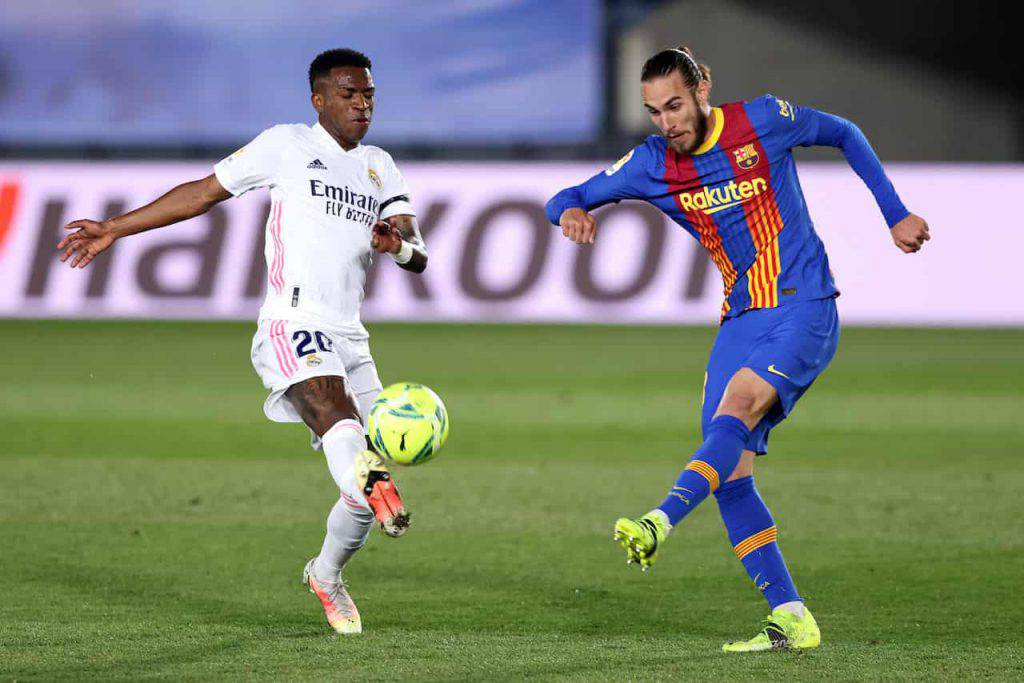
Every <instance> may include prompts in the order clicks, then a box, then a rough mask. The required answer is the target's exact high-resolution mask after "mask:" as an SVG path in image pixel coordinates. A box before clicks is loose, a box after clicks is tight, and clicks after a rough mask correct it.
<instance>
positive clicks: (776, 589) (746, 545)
mask: <svg viewBox="0 0 1024 683" xmlns="http://www.w3.org/2000/svg"><path fill="white" fill-rule="evenodd" d="M715 498H716V499H717V500H718V510H719V512H721V513H722V521H723V522H725V529H726V531H728V533H729V542H730V543H732V546H733V551H734V552H735V553H736V557H738V558H740V562H742V563H743V568H744V569H746V570H747V574H749V575H750V578H751V579H753V580H754V585H755V586H757V588H758V590H760V591H761V593H762V594H763V595H764V597H765V600H767V601H768V604H769V605H770V606H771V608H772V609H775V608H776V607H777V606H779V605H781V604H783V603H787V602H792V601H794V600H803V598H801V597H800V594H799V593H797V592H796V586H794V585H793V579H792V577H790V575H789V569H788V568H787V567H786V561H785V560H784V559H782V551H781V550H779V543H778V540H777V538H778V531H777V530H776V528H775V521H774V520H773V519H772V513H771V512H769V511H768V507H767V506H766V505H765V504H764V501H763V500H761V496H760V495H759V494H758V493H757V487H756V486H754V478H753V477H743V478H742V479H736V480H735V481H730V482H726V483H725V484H722V486H721V487H719V489H718V490H717V491H715Z"/></svg>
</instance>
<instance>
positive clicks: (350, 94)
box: [312, 67, 374, 147]
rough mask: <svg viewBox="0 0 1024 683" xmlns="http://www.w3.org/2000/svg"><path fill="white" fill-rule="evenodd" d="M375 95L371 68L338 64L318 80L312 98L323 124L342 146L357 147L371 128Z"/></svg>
mask: <svg viewBox="0 0 1024 683" xmlns="http://www.w3.org/2000/svg"><path fill="white" fill-rule="evenodd" d="M373 98H374V87H373V76H372V75H371V74H370V72H369V70H368V69H360V68H357V67H337V68H334V69H331V71H330V73H329V74H328V75H327V76H326V77H324V78H323V79H321V81H320V82H319V83H318V84H317V89H316V91H315V92H314V93H313V98H312V99H313V107H314V108H315V109H316V110H317V113H318V114H319V115H320V117H319V118H320V124H321V125H322V126H323V127H324V128H326V129H327V131H328V132H329V133H330V134H331V135H332V136H334V138H335V139H336V140H338V141H339V142H342V143H343V146H351V147H354V146H355V145H357V144H358V143H359V141H360V140H362V139H363V137H364V136H365V135H366V132H367V131H368V130H369V129H370V120H371V119H372V118H373Z"/></svg>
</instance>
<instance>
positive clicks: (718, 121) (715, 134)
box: [692, 107, 725, 154]
mask: <svg viewBox="0 0 1024 683" xmlns="http://www.w3.org/2000/svg"><path fill="white" fill-rule="evenodd" d="M711 111H712V112H713V113H714V115H715V127H714V128H712V129H711V135H709V136H708V139H707V140H705V141H704V142H703V143H701V146H700V147H698V148H697V149H695V150H693V152H692V154H704V153H705V152H707V151H708V150H710V149H711V148H712V147H714V146H715V144H716V143H717V142H718V138H720V137H722V129H723V128H724V127H725V117H724V116H722V110H721V109H719V108H718V107H712V108H711Z"/></svg>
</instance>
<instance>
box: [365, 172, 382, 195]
mask: <svg viewBox="0 0 1024 683" xmlns="http://www.w3.org/2000/svg"><path fill="white" fill-rule="evenodd" d="M366 172H367V174H368V175H369V176H370V182H371V183H373V184H374V185H376V186H377V189H378V190H379V189H380V188H381V185H382V183H381V182H380V176H379V175H377V172H376V171H374V170H373V169H372V168H370V169H367V171H366Z"/></svg>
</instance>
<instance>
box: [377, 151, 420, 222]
mask: <svg viewBox="0 0 1024 683" xmlns="http://www.w3.org/2000/svg"><path fill="white" fill-rule="evenodd" d="M382 171H383V172H382V174H381V176H382V177H381V192H380V196H381V203H380V218H381V220H384V219H385V218H390V217H391V216H399V215H407V216H415V215H416V211H415V210H414V209H413V208H412V202H411V201H410V200H409V186H408V185H406V183H405V178H403V177H402V174H401V172H400V171H399V170H398V166H396V165H395V161H394V159H392V158H391V155H390V154H387V153H385V154H384V168H383V169H382Z"/></svg>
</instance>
